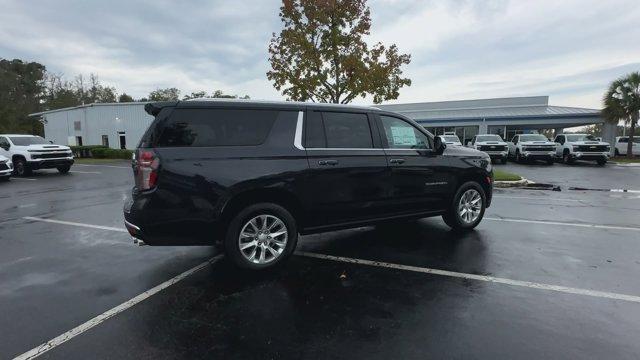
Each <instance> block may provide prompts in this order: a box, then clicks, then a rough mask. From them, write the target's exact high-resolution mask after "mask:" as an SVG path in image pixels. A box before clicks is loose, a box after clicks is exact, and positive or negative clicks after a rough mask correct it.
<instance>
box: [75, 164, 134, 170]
mask: <svg viewBox="0 0 640 360" xmlns="http://www.w3.org/2000/svg"><path fill="white" fill-rule="evenodd" d="M73 166H102V167H109V168H116V169H131V166H116V165H98V164H74V165H73Z"/></svg>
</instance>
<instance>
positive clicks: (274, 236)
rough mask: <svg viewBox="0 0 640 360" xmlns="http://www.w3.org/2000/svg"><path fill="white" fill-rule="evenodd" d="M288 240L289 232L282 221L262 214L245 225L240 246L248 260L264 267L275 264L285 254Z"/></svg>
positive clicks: (240, 237)
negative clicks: (264, 265)
mask: <svg viewBox="0 0 640 360" xmlns="http://www.w3.org/2000/svg"><path fill="white" fill-rule="evenodd" d="M288 238H289V232H288V230H287V226H286V225H285V224H284V222H283V221H282V220H280V219H279V218H278V217H276V216H273V215H267V214H262V215H258V216H256V217H254V218H252V219H251V220H249V221H247V222H246V223H245V224H244V226H243V227H242V230H240V235H239V236H238V246H239V248H240V253H241V254H242V256H243V257H244V258H245V259H246V260H248V261H249V262H252V263H254V264H261V265H263V264H268V263H271V262H274V261H275V260H277V259H278V258H279V257H280V256H281V255H282V254H283V253H284V250H285V248H286V246H287V240H288Z"/></svg>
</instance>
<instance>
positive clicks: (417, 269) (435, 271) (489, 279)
mask: <svg viewBox="0 0 640 360" xmlns="http://www.w3.org/2000/svg"><path fill="white" fill-rule="evenodd" d="M296 254H297V255H300V256H305V257H310V258H316V259H324V260H332V261H339V262H345V263H351V264H360V265H368V266H376V267H382V268H390V269H397V270H406V271H413V272H419V273H425V274H432V275H440V276H447V277H454V278H460V279H468V280H477V281H484V282H490V283H497V284H505V285H511V286H521V287H526V288H531V289H539V290H549V291H557V292H562V293H567V294H574V295H586V296H593V297H598V298H605V299H614V300H622V301H630V302H635V303H640V296H634V295H626V294H619V293H612V292H606V291H596V290H588V289H580V288H572V287H567V286H560V285H549V284H543V283H536V282H531V281H521V280H512V279H505V278H499V277H494V276H487V275H476V274H467V273H460V272H455V271H447V270H439V269H431V268H423V267H417V266H410V265H401V264H393V263H387V262H382V261H371V260H362V259H354V258H348V257H343V256H333V255H325V254H317V253H310V252H304V251H296Z"/></svg>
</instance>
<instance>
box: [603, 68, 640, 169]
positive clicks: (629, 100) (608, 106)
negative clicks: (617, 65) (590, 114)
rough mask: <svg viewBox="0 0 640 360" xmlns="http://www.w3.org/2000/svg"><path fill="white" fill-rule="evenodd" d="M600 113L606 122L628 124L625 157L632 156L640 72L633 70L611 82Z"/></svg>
mask: <svg viewBox="0 0 640 360" xmlns="http://www.w3.org/2000/svg"><path fill="white" fill-rule="evenodd" d="M603 102H604V109H603V110H602V114H603V116H604V117H605V119H606V120H607V121H608V122H611V123H614V124H618V123H619V122H620V121H623V122H624V123H625V125H627V124H628V126H629V128H630V130H629V143H628V144H627V157H628V158H631V157H633V152H632V146H633V138H634V135H635V129H636V125H637V123H638V118H639V117H640V72H633V73H630V74H627V75H626V76H623V77H621V78H619V79H617V80H615V81H613V82H612V83H611V85H609V89H607V92H606V93H605V94H604V99H603Z"/></svg>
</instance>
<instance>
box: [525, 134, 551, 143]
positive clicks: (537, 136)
mask: <svg viewBox="0 0 640 360" xmlns="http://www.w3.org/2000/svg"><path fill="white" fill-rule="evenodd" d="M520 141H549V139H547V138H546V137H544V135H540V134H527V135H520Z"/></svg>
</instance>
